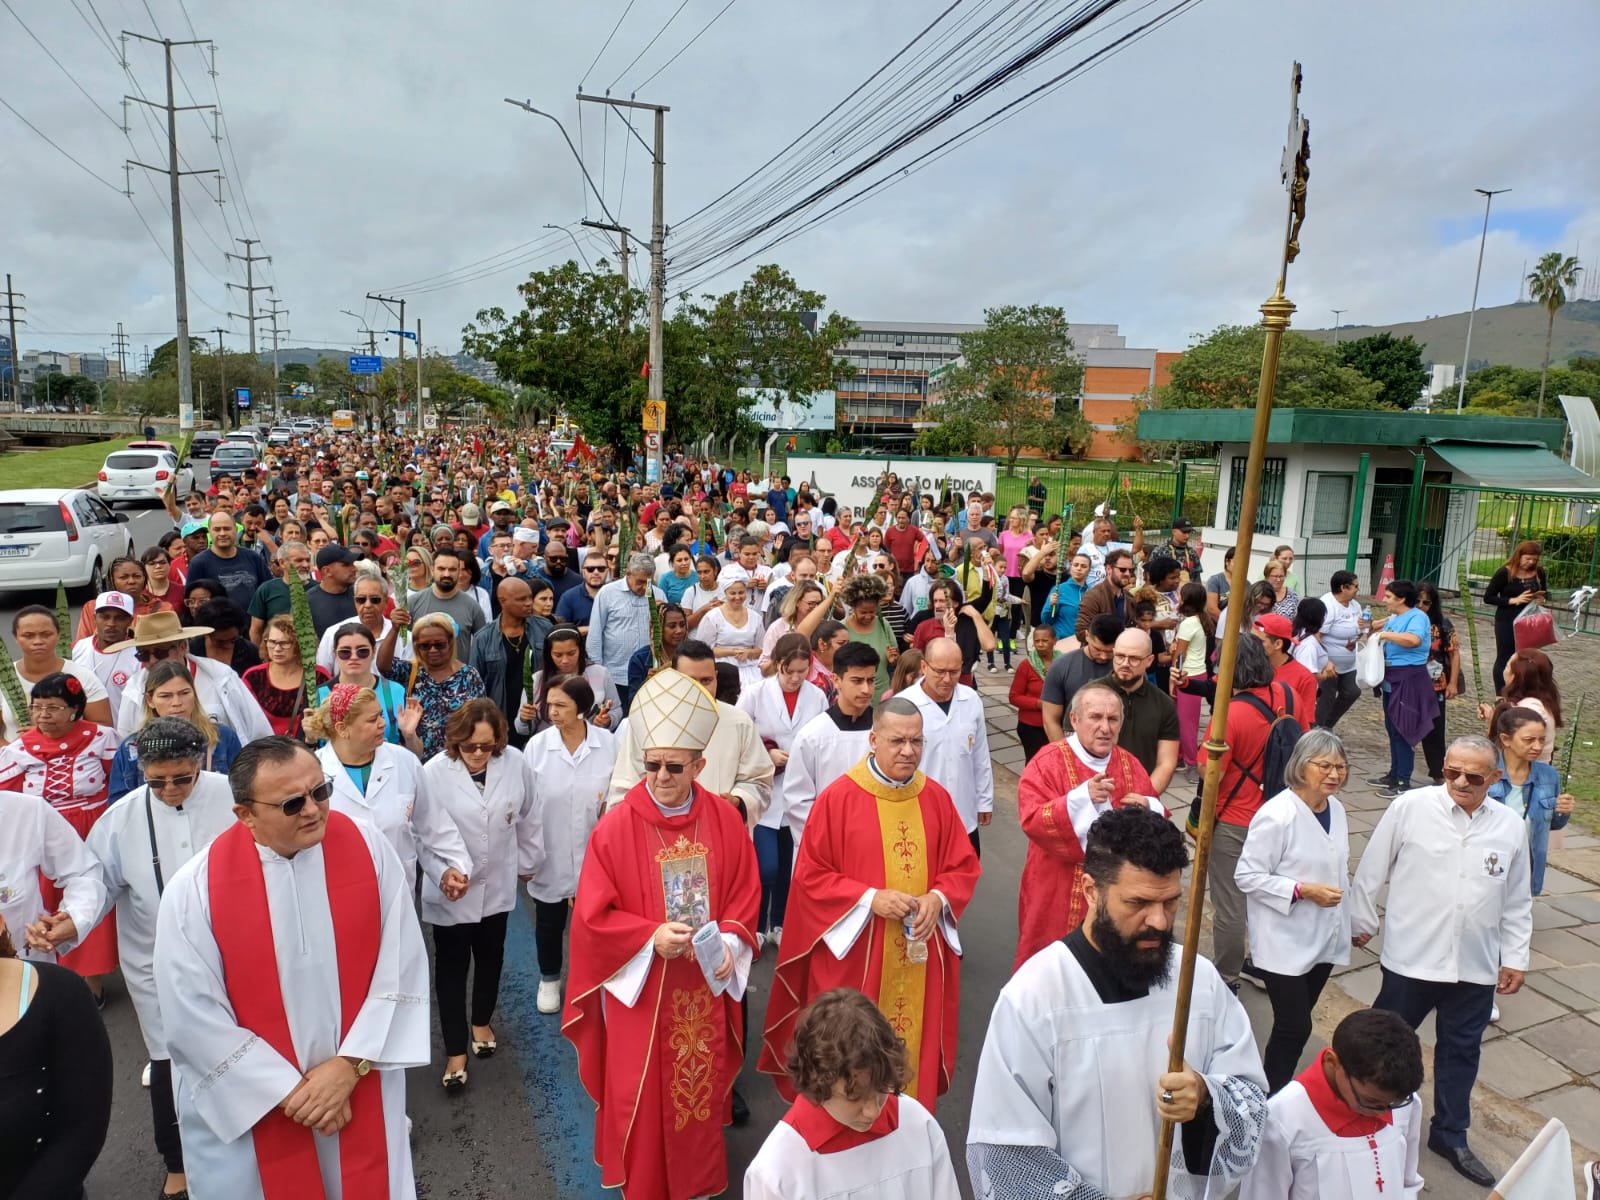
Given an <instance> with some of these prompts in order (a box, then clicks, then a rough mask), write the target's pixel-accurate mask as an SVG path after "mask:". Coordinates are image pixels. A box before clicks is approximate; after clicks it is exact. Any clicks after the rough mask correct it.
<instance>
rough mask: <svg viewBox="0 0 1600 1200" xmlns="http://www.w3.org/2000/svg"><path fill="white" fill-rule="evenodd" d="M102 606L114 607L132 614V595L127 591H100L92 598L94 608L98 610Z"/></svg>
mask: <svg viewBox="0 0 1600 1200" xmlns="http://www.w3.org/2000/svg"><path fill="white" fill-rule="evenodd" d="M102 608H115V609H118V610H119V611H121V612H125V613H127V614H128V615H129V616H130V617H131V616H133V597H132V596H130V595H128V593H127V592H101V593H100V594H99V595H98V596H96V597H95V600H94V610H95V612H99V611H100V610H101V609H102Z"/></svg>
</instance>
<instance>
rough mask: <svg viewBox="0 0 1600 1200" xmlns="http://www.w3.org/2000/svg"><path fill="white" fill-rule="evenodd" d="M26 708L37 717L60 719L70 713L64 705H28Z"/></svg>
mask: <svg viewBox="0 0 1600 1200" xmlns="http://www.w3.org/2000/svg"><path fill="white" fill-rule="evenodd" d="M28 708H29V709H30V710H32V712H33V714H34V715H35V716H38V717H60V716H65V715H66V714H67V713H69V712H71V711H72V710H71V709H70V708H68V707H67V706H66V705H65V704H42V703H35V704H30V705H28Z"/></svg>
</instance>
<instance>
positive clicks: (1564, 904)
mask: <svg viewBox="0 0 1600 1200" xmlns="http://www.w3.org/2000/svg"><path fill="white" fill-rule="evenodd" d="M1549 899H1550V904H1551V906H1552V907H1554V908H1559V909H1560V910H1561V911H1562V912H1564V913H1570V914H1571V915H1572V916H1574V917H1577V918H1578V920H1580V921H1582V922H1584V923H1585V924H1588V925H1597V924H1600V892H1582V893H1575V894H1573V895H1568V896H1551V897H1550V898H1549Z"/></svg>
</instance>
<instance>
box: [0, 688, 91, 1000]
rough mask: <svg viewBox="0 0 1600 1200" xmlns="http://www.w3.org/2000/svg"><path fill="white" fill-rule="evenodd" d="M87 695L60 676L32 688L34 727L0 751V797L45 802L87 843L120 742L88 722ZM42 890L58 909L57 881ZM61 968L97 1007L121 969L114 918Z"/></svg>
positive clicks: (65, 957)
mask: <svg viewBox="0 0 1600 1200" xmlns="http://www.w3.org/2000/svg"><path fill="white" fill-rule="evenodd" d="M87 704H88V696H87V695H86V694H85V693H84V690H83V684H82V682H81V681H79V680H78V679H77V678H76V677H74V676H72V675H66V674H63V673H61V672H57V673H55V674H51V675H46V676H45V677H44V678H43V679H41V680H39V682H38V683H36V684H34V685H33V695H32V697H31V699H30V702H29V705H28V715H29V717H30V718H31V719H32V721H33V725H32V726H31V727H30V728H28V729H24V730H23V731H22V733H21V735H20V736H19V737H17V738H16V740H14V741H11V742H8V743H7V744H6V745H5V746H4V747H3V748H0V791H12V792H25V793H27V794H28V795H31V796H39V797H41V798H42V799H44V800H47V801H48V802H49V803H50V805H51V807H52V808H54V809H55V810H56V811H57V812H59V813H60V814H61V815H62V816H63V817H65V818H66V819H67V821H68V822H69V823H70V824H71V825H72V827H73V828H74V829H76V830H77V831H78V836H79V837H82V838H87V837H88V836H89V830H91V829H92V828H94V823H95V822H96V821H98V820H99V819H100V817H101V815H102V814H103V813H104V812H105V811H106V787H107V784H108V783H109V782H110V778H111V759H112V757H113V756H114V755H115V754H116V752H117V735H116V733H115V732H114V731H113V730H111V729H109V728H107V727H106V726H104V725H97V724H95V723H94V722H93V721H90V720H86V719H85V718H84V715H83V713H84V708H85V706H86V705H87ZM39 882H40V887H39V891H40V893H41V895H42V897H43V899H44V904H45V909H46V911H47V912H55V910H56V908H57V907H58V906H59V905H60V903H61V891H60V889H58V888H57V887H56V886H55V884H54V882H53V881H51V880H48V879H41V880H40V881H39ZM60 961H61V965H62V966H65V967H70V968H72V970H74V971H76V972H77V973H78V974H79V975H82V976H83V977H84V978H85V979H86V980H87V982H88V984H89V989H90V990H91V991H92V992H94V995H95V1001H96V1003H99V1002H100V995H101V987H100V976H102V975H107V974H110V973H111V972H112V971H114V970H116V967H117V921H116V914H115V913H113V914H111V915H109V916H107V917H106V919H105V920H104V921H102V922H101V923H100V924H99V925H97V926H95V928H94V931H93V932H92V933H90V934H89V935H88V936H87V937H85V938H84V939H83V940H82V941H81V942H80V943H79V944H78V947H77V949H75V950H71V951H68V952H67V953H65V954H63V955H62V956H61V959H60Z"/></svg>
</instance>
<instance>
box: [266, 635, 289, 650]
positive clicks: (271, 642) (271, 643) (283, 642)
mask: <svg viewBox="0 0 1600 1200" xmlns="http://www.w3.org/2000/svg"><path fill="white" fill-rule="evenodd" d="M265 644H266V647H267V649H268V650H293V649H294V643H293V642H291V641H289V640H288V639H287V638H268V639H267V640H266V643H265Z"/></svg>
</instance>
